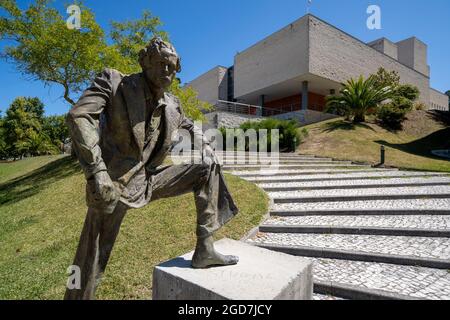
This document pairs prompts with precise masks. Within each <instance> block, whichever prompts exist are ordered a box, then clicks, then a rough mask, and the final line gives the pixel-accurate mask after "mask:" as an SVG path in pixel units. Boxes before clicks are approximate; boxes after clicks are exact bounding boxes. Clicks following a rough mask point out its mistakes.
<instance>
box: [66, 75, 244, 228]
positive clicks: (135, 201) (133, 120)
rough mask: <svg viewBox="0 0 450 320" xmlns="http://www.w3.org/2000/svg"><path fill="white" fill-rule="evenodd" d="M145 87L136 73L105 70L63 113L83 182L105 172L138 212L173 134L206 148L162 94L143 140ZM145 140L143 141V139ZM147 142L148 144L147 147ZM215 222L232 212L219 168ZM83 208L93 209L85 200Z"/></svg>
mask: <svg viewBox="0 0 450 320" xmlns="http://www.w3.org/2000/svg"><path fill="white" fill-rule="evenodd" d="M149 94H150V93H149V89H148V85H147V84H146V81H145V78H144V75H143V74H142V73H137V74H132V75H123V74H121V73H120V72H118V71H116V70H113V69H105V70H104V71H103V72H102V73H101V74H99V75H98V76H97V77H96V79H95V80H94V81H93V83H92V85H91V86H90V87H89V88H88V89H87V90H86V91H85V92H84V93H83V95H82V96H81V98H80V99H79V101H78V102H77V103H76V104H75V106H74V107H73V108H72V109H71V110H70V111H69V114H68V116H67V124H68V126H69V131H70V135H71V138H72V146H73V148H74V150H75V152H76V154H77V157H78V159H79V161H80V164H81V166H82V168H83V170H84V173H85V175H86V179H87V180H88V184H87V185H88V187H87V189H88V188H89V181H90V180H92V178H93V176H94V174H95V173H97V172H99V171H105V170H106V171H107V172H108V173H109V175H110V177H111V179H112V180H113V182H114V184H115V186H116V189H117V190H119V191H120V193H121V198H120V201H121V202H122V203H124V204H125V205H127V206H128V207H130V208H141V207H143V206H145V205H146V204H147V203H148V202H149V201H150V200H151V192H152V171H153V170H154V169H156V168H158V167H159V166H161V165H162V163H163V161H164V159H165V158H166V157H167V155H168V154H169V152H170V150H171V148H172V147H173V144H174V141H175V137H176V134H177V132H178V130H179V129H184V130H187V131H189V132H190V134H191V136H192V137H193V138H194V139H195V140H197V141H195V144H196V145H200V146H202V145H204V144H208V140H207V139H206V138H205V137H204V135H203V133H202V130H201V129H200V128H198V127H196V126H194V124H193V122H192V121H191V120H190V119H188V118H187V117H186V116H185V115H184V113H183V111H182V109H181V106H180V102H179V100H178V98H176V97H175V96H173V95H172V94H168V93H166V94H165V95H164V97H163V98H162V99H161V100H160V101H159V102H158V103H157V106H156V108H155V109H154V110H153V116H152V118H151V123H149V124H148V125H149V126H150V130H148V129H147V135H148V134H149V133H148V132H149V131H150V134H155V136H154V138H153V139H148V136H147V137H146V114H147V109H148V105H147V100H148V95H149ZM146 138H147V139H146ZM148 140H150V142H148ZM218 169H219V170H220V179H219V180H220V181H219V185H220V186H219V190H220V192H219V197H220V199H218V200H219V201H218V202H219V204H224V205H225V206H226V207H225V208H219V211H221V212H220V213H219V215H221V214H222V215H225V216H222V217H220V218H219V220H222V221H223V222H225V221H227V220H229V219H230V218H231V217H232V216H234V214H236V213H237V208H236V206H235V205H234V202H233V199H232V198H231V195H230V193H229V191H228V189H227V187H226V184H225V180H224V177H223V174H222V171H221V169H220V166H219V167H218ZM87 193H88V195H87V197H86V199H87V202H88V203H87V204H88V206H89V207H91V208H95V206H96V203H95V201H94V200H92V199H90V197H89V190H87Z"/></svg>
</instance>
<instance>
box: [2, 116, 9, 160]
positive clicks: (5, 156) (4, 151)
mask: <svg viewBox="0 0 450 320" xmlns="http://www.w3.org/2000/svg"><path fill="white" fill-rule="evenodd" d="M3 123H4V121H3V117H2V115H1V111H0V159H5V158H7V156H8V152H7V147H6V146H7V145H6V141H5V128H4V126H3Z"/></svg>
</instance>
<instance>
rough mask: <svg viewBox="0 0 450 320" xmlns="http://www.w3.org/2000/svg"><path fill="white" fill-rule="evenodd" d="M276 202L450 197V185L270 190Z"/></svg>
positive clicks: (270, 194)
mask: <svg viewBox="0 0 450 320" xmlns="http://www.w3.org/2000/svg"><path fill="white" fill-rule="evenodd" d="M268 194H269V196H270V197H271V198H272V199H273V200H274V202H275V203H298V202H302V203H304V202H327V201H330V202H335V201H355V200H389V199H417V198H420V199H436V198H437V199H445V198H449V199H450V186H427V187H395V188H391V187H384V188H363V189H332V190H326V191H324V190H303V191H285V192H269V193H268Z"/></svg>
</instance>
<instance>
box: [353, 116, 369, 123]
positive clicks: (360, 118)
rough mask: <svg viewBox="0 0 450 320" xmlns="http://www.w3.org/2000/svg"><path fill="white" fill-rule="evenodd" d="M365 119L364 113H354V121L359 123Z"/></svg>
mask: <svg viewBox="0 0 450 320" xmlns="http://www.w3.org/2000/svg"><path fill="white" fill-rule="evenodd" d="M365 121H366V116H365V115H364V114H355V117H354V118H353V122H354V123H361V122H365Z"/></svg>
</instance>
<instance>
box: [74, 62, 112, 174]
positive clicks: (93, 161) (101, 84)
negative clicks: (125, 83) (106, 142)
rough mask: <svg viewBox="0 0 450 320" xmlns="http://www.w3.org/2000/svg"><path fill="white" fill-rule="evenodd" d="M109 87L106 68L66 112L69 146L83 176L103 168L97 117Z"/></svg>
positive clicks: (106, 100) (109, 74) (108, 97)
mask: <svg viewBox="0 0 450 320" xmlns="http://www.w3.org/2000/svg"><path fill="white" fill-rule="evenodd" d="M111 91H112V84H111V71H110V70H108V69H106V70H105V71H103V72H102V73H101V74H99V75H98V76H97V77H96V78H95V80H94V81H93V83H92V85H91V86H90V87H89V88H88V89H87V90H86V91H85V92H84V93H83V95H82V96H81V98H80V100H79V101H78V102H77V103H76V104H75V106H74V107H73V108H72V109H71V110H70V111H69V114H68V115H67V125H68V127H69V131H70V135H71V138H72V147H73V148H74V149H75V152H76V154H77V156H78V159H79V161H80V164H81V166H82V168H83V170H84V173H85V175H86V178H87V179H89V178H91V177H93V176H94V175H95V174H97V173H98V172H101V171H106V166H105V163H104V162H103V159H102V152H101V149H100V146H99V141H100V136H99V118H100V114H101V113H102V112H103V110H104V109H105V107H106V106H107V105H108V104H109V101H110V96H111Z"/></svg>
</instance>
